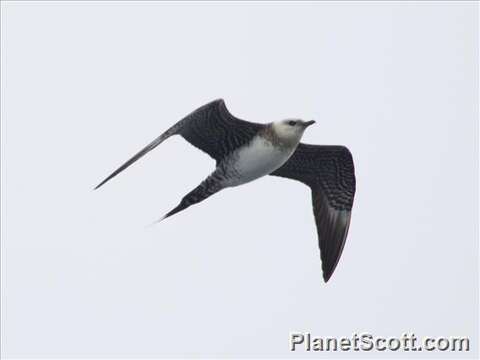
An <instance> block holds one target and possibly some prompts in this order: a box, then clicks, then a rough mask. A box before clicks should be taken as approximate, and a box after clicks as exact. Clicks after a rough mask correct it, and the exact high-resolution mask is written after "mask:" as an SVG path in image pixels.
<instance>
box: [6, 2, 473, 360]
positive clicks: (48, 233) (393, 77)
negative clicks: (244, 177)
mask: <svg viewBox="0 0 480 360" xmlns="http://www.w3.org/2000/svg"><path fill="white" fill-rule="evenodd" d="M1 12H2V14H1V31H2V34H1V37H2V48H1V50H2V51H1V62H2V73H1V78H2V79H1V82H2V109H1V111H2V123H1V146H2V148H1V150H2V159H1V160H2V161H1V165H2V167H1V182H2V189H1V190H2V193H1V204H2V208H1V220H2V223H1V225H2V226H1V235H2V244H1V245H2V247H1V256H2V258H1V260H2V264H1V270H2V271H1V280H2V284H1V285H2V309H1V310H2V312H1V315H2V328H1V330H2V331H1V343H2V349H1V350H2V354H1V355H2V356H4V357H12V358H13V357H100V358H101V357H107V356H109V357H112V356H113V357H162V356H170V357H178V356H210V357H226V356H233V355H236V356H241V357H254V356H255V357H266V356H269V357H287V356H289V357H291V356H292V354H291V353H290V352H289V342H288V340H289V333H290V332H295V331H301V332H303V331H305V332H307V331H309V332H311V333H312V334H313V335H314V336H351V335H352V333H354V332H359V333H361V332H369V333H371V334H373V335H374V336H401V335H402V333H404V332H408V333H411V332H413V333H415V334H416V335H417V336H419V337H422V336H446V337H448V336H469V337H470V338H471V340H472V343H471V345H472V351H471V352H470V353H468V354H462V353H450V352H445V353H440V352H435V353H428V352H422V353H415V354H412V353H408V354H402V353H384V352H378V353H354V352H350V353H329V354H328V356H329V357H359V356H363V357H382V358H384V357H387V356H392V357H405V356H407V355H408V356H410V357H411V356H414V357H452V356H455V357H457V358H458V357H462V356H469V357H475V356H476V354H478V343H477V339H478V315H479V314H478V281H479V278H478V224H477V222H478V190H477V183H478V163H477V161H478V159H477V155H478V151H477V146H478V108H477V100H478V70H477V65H478V34H477V31H478V5H477V4H476V3H474V2H464V3H461V2H456V3H448V2H439V3H434V2H428V3H423V4H420V3H413V2H409V3H406V4H398V3H394V2H389V3H378V2H371V3H366V4H360V3H339V2H338V3H328V2H322V3H295V4H294V3H286V2H282V3H260V4H258V3H251V2H248V3H229V4H221V3H206V4H192V3H181V4H173V3H155V2H144V3H128V2H121V3H115V2H105V3H97V2H68V3H61V2H50V3H43V4H42V3H40V2H35V3H32V2H26V1H22V2H8V1H6V2H2V4H1ZM219 97H221V98H224V99H225V101H226V104H227V106H228V108H229V109H230V111H231V112H232V113H233V114H234V115H236V116H238V117H240V118H243V119H246V120H250V121H255V122H270V121H273V120H277V119H281V118H287V117H300V118H304V119H315V120H317V125H315V126H314V127H311V128H309V130H308V131H307V132H306V134H305V137H304V141H305V142H308V143H315V144H341V145H346V146H348V147H349V149H350V150H351V152H352V154H353V158H354V161H355V166H356V176H357V195H356V198H355V203H354V208H353V213H352V222H351V227H350V233H349V236H348V239H347V243H346V246H345V250H344V253H343V256H342V258H341V260H340V263H339V265H338V267H337V269H336V271H335V273H334V275H333V277H332V278H331V280H330V282H329V283H328V284H324V283H323V281H322V275H321V265H320V259H319V251H318V245H317V238H316V230H315V224H314V220H313V214H312V210H311V200H310V193H309V189H308V188H307V187H305V186H303V185H301V184H300V183H296V182H292V181H289V180H286V179H281V178H274V177H265V178H263V179H260V180H258V181H256V182H253V183H250V184H247V185H245V186H241V187H238V188H234V189H228V190H225V191H223V192H221V193H219V194H217V195H215V196H213V197H212V198H210V199H208V200H207V201H205V202H203V203H201V204H199V205H196V206H193V207H191V208H190V209H188V210H187V211H185V212H183V213H181V214H180V215H177V216H175V217H172V218H171V219H168V220H167V221H165V222H162V223H161V224H159V225H156V226H154V227H149V228H147V227H146V225H147V224H149V223H150V222H152V221H153V220H155V219H157V218H159V217H161V216H162V215H163V214H165V213H166V212H167V211H169V210H170V209H171V208H173V207H174V206H175V205H176V204H177V203H178V201H179V200H180V199H181V197H182V196H183V195H185V194H186V193H187V192H188V191H190V190H191V189H193V188H194V187H195V186H196V185H197V184H198V183H199V182H200V181H201V180H202V179H203V178H204V177H205V176H207V175H208V174H209V172H210V171H211V170H212V169H213V166H214V162H213V161H212V160H211V159H210V158H208V156H207V155H205V154H203V153H201V152H200V151H198V150H196V149H195V148H193V147H192V146H191V145H189V144H188V143H186V142H185V141H183V140H182V139H181V138H172V139H169V140H168V141H167V142H166V143H164V144H162V146H161V147H159V148H158V149H156V150H155V151H154V152H153V153H151V154H149V155H148V156H147V157H145V158H144V159H142V161H141V162H139V163H138V164H136V165H135V166H133V167H132V168H130V169H128V171H126V172H124V173H123V174H122V175H121V176H119V177H118V178H116V179H115V180H113V181H111V182H110V183H108V184H107V185H106V186H105V187H103V188H101V189H100V190H99V191H95V192H93V191H92V188H93V186H95V185H96V184H97V183H98V182H99V181H101V180H102V179H103V178H104V177H105V176H106V175H108V174H109V173H110V172H111V171H112V170H114V169H115V168H116V167H117V166H118V165H120V164H121V163H123V162H124V161H125V160H126V159H127V158H129V157H130V156H131V155H133V154H134V153H135V152H136V151H137V150H139V149H140V148H142V147H143V146H144V145H145V144H147V143H148V142H150V141H151V140H152V139H153V138H155V137H156V136H157V135H159V134H160V133H161V132H163V131H164V130H165V129H167V128H168V127H169V126H171V125H172V124H173V123H175V122H176V121H177V120H179V119H180V118H181V117H183V116H184V115H186V114H187V113H189V112H190V111H192V110H194V109H195V108H197V107H198V106H200V105H202V104H204V103H206V102H208V101H211V100H213V99H216V98H219ZM326 355H327V354H323V356H326ZM295 356H296V357H312V356H319V354H318V353H317V354H315V353H310V354H309V353H305V352H302V351H299V352H298V353H296V354H295ZM320 356H322V354H320Z"/></svg>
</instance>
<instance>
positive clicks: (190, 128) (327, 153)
mask: <svg viewBox="0 0 480 360" xmlns="http://www.w3.org/2000/svg"><path fill="white" fill-rule="evenodd" d="M314 123H315V121H313V120H312V121H302V120H298V119H287V120H282V121H275V122H272V123H269V124H257V123H252V122H248V121H244V120H240V119H238V118H236V117H235V116H233V115H232V114H231V113H230V112H229V111H228V110H227V107H226V106H225V102H224V101H223V100H222V99H219V100H215V101H212V102H210V103H208V104H206V105H204V106H202V107H200V108H198V109H197V110H195V111H193V112H192V113H190V114H189V115H187V116H186V117H185V118H183V119H182V120H180V121H179V122H177V123H176V124H175V125H173V126H172V127H171V128H169V129H168V130H167V131H165V132H164V133H163V134H162V135H160V136H159V137H157V138H156V139H155V140H153V141H152V142H151V143H150V144H148V145H147V146H146V147H145V148H144V149H142V150H141V151H140V152H138V153H137V154H136V155H134V156H133V157H132V158H131V159H130V160H128V161H127V162H126V163H125V164H123V165H122V166H120V167H119V168H118V169H117V170H115V171H114V172H113V173H112V174H111V175H109V176H108V177H107V178H106V179H105V180H103V181H102V182H101V183H100V184H99V185H97V186H96V187H95V189H97V188H99V187H100V186H102V185H103V184H105V183H106V182H107V181H108V180H110V179H111V178H113V177H114V176H115V175H117V174H118V173H120V172H121V171H123V170H125V169H126V168H127V167H129V166H130V165H132V164H133V163H134V162H135V161H137V160H138V159H140V158H141V157H142V156H143V155H145V154H146V153H148V152H149V151H151V150H153V149H154V148H155V147H157V146H158V145H160V144H161V143H162V142H163V141H164V140H166V139H168V138H169V137H170V136H173V135H180V136H182V137H183V138H184V139H185V140H187V141H188V142H189V143H191V144H192V145H194V146H195V147H197V148H199V149H200V150H202V151H204V152H206V153H207V154H208V155H210V156H211V157H212V158H213V159H215V160H216V162H217V163H216V167H215V170H214V171H213V172H212V173H211V174H210V175H209V176H208V177H207V178H206V179H205V180H204V181H203V182H202V183H201V184H200V185H198V186H197V187H196V188H195V189H193V190H192V191H191V192H189V193H188V194H187V195H185V196H184V197H183V199H182V201H180V204H178V206H177V207H175V208H174V209H173V210H171V211H170V212H169V213H167V214H166V215H165V216H164V217H163V218H162V219H165V218H167V217H169V216H172V215H173V214H176V213H178V212H180V211H182V210H185V209H186V208H188V207H189V206H191V205H193V204H196V203H199V202H200V201H203V200H205V199H206V198H208V197H209V196H211V195H213V194H215V193H216V192H219V191H220V190H222V189H225V188H228V187H233V186H238V185H242V184H245V183H247V182H249V181H252V180H255V179H258V178H259V177H262V176H264V175H274V176H281V177H284V178H288V179H293V180H298V181H300V182H302V183H304V184H305V185H307V186H309V187H310V189H311V190H312V202H313V213H314V216H315V222H316V226H317V234H318V243H319V247H320V254H321V260H322V270H323V279H324V280H325V282H327V281H328V280H329V279H330V277H331V276H332V273H333V271H334V270H335V267H336V266H337V263H338V260H339V259H340V255H341V254H342V250H343V247H344V245H345V240H346V237H347V232H348V227H349V224H350V212H351V209H352V204H353V197H354V195H355V172H354V167H353V160H352V155H351V154H350V151H349V150H348V149H347V148H346V147H344V146H325V145H308V144H302V143H300V139H301V137H302V135H303V133H304V131H305V129H306V128H307V127H308V126H310V125H312V124H314Z"/></svg>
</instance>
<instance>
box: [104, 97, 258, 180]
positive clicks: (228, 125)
mask: <svg viewBox="0 0 480 360" xmlns="http://www.w3.org/2000/svg"><path fill="white" fill-rule="evenodd" d="M264 126H265V125H262V124H257V123H252V122H249V121H245V120H241V119H238V118H236V117H235V116H233V115H232V114H231V113H230V112H229V111H228V109H227V107H226V105H225V102H224V101H223V100H222V99H218V100H214V101H212V102H209V103H208V104H206V105H203V106H202V107H200V108H198V109H196V110H195V111H193V112H191V113H190V114H189V115H187V116H186V117H184V118H183V119H182V120H180V121H178V122H177V123H176V124H174V125H173V126H172V127H171V128H169V129H168V130H167V131H165V132H164V133H163V134H162V135H160V136H159V137H157V138H156V139H155V140H153V141H152V142H151V143H150V144H148V145H147V146H145V147H144V148H143V149H142V150H140V151H139V152H138V153H136V154H135V155H134V156H133V157H132V158H130V159H129V160H127V162H125V163H124V164H123V165H122V166H120V167H119V168H118V169H117V170H115V171H114V172H113V173H111V174H110V175H109V176H108V177H107V178H106V179H105V180H103V181H102V182H101V183H100V184H98V185H97V186H96V187H95V189H98V188H99V187H100V186H102V185H103V184H105V183H106V182H107V181H108V180H110V179H112V178H113V177H115V176H116V175H118V174H119V173H120V172H122V171H123V170H125V169H126V168H127V167H129V166H130V165H132V164H133V163H134V162H135V161H137V160H138V159H140V158H141V157H142V156H144V155H145V154H147V153H148V152H150V151H151V150H153V149H154V148H156V147H157V146H158V145H160V144H161V143H162V142H163V141H165V140H166V139H168V138H169V137H171V136H173V135H181V136H182V137H183V138H184V139H185V140H187V141H188V142H189V143H190V144H192V145H194V146H195V147H197V148H199V149H200V150H202V151H204V152H206V153H207V154H208V155H210V156H211V157H212V158H214V159H215V160H216V161H217V163H218V162H220V161H222V160H223V159H224V158H225V157H227V156H228V155H229V154H231V153H232V152H233V151H235V149H237V148H239V147H241V146H242V145H245V144H247V143H248V142H249V141H250V140H251V139H253V137H255V135H256V134H257V133H258V131H259V130H260V129H262V128H263V127H264Z"/></svg>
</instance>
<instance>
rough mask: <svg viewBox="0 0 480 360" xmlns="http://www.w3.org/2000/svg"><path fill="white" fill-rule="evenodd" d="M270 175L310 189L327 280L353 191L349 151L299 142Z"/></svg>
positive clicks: (335, 260) (336, 257)
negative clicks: (288, 157)
mask: <svg viewBox="0 0 480 360" xmlns="http://www.w3.org/2000/svg"><path fill="white" fill-rule="evenodd" d="M270 175H275V176H281V177H285V178H289V179H293V180H298V181H300V182H302V183H304V184H305V185H307V186H309V187H310V188H311V190H312V202H313V213H314V215H315V223H316V226H317V234H318V243H319V247H320V255H321V259H322V270H323V278H324V280H325V281H328V280H329V279H330V277H331V276H332V274H333V271H334V270H335V267H336V266H337V263H338V260H339V259H340V256H341V254H342V250H343V247H344V245H345V240H346V237H347V233H348V227H349V225H350V212H351V209H352V205H353V198H354V195H355V171H354V166H353V160H352V155H351V154H350V151H349V150H348V149H347V148H346V147H344V146H322V145H307V144H300V145H298V147H297V150H295V152H294V153H293V155H292V156H291V157H290V159H288V161H287V162H286V163H285V164H284V165H283V166H282V167H280V168H279V169H277V170H275V171H274V172H273V173H271V174H270Z"/></svg>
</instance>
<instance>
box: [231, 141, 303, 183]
mask: <svg viewBox="0 0 480 360" xmlns="http://www.w3.org/2000/svg"><path fill="white" fill-rule="evenodd" d="M295 149H296V145H295V146H292V148H291V149H285V148H280V147H277V146H274V145H273V144H272V143H271V142H270V141H268V140H266V139H265V138H263V137H261V136H256V137H255V138H254V139H253V140H252V141H251V142H250V143H249V144H248V145H246V146H244V147H242V148H240V149H239V150H238V151H237V152H236V154H235V155H234V157H233V158H232V160H233V162H232V164H231V166H233V168H234V174H232V175H233V176H231V177H230V178H229V179H228V180H227V182H226V183H225V186H238V185H241V184H245V183H247V182H249V181H252V180H255V179H258V178H259V177H262V176H265V175H268V174H270V173H271V172H272V171H275V170H276V169H278V168H279V167H280V166H282V165H283V164H284V163H285V162H286V161H287V160H288V159H289V158H290V156H291V155H292V154H293V152H294V151H295Z"/></svg>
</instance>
